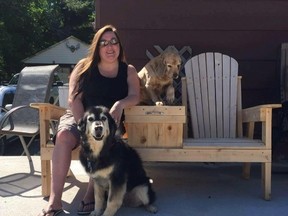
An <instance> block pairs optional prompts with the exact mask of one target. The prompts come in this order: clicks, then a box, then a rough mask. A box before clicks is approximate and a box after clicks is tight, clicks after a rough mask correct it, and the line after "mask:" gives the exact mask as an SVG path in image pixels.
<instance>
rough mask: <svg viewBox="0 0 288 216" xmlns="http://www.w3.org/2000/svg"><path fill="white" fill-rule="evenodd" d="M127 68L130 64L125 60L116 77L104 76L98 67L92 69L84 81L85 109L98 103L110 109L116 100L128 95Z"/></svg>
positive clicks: (120, 65)
mask: <svg viewBox="0 0 288 216" xmlns="http://www.w3.org/2000/svg"><path fill="white" fill-rule="evenodd" d="M127 70H128V65H127V64H126V63H124V62H120V63H119V68H118V74H117V76H116V77H115V78H107V77H104V76H102V75H101V74H100V72H99V69H98V67H96V68H95V69H94V70H92V71H91V74H90V75H89V76H87V77H86V79H84V83H83V99H82V101H83V106H84V109H85V110H86V109H87V108H88V107H89V106H97V105H103V106H106V107H108V108H109V109H110V108H111V107H112V106H113V104H114V103H115V102H116V101H118V100H121V99H123V98H125V97H127V95H128V83H127ZM88 77H89V78H88Z"/></svg>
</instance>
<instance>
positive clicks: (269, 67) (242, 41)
mask: <svg viewBox="0 0 288 216" xmlns="http://www.w3.org/2000/svg"><path fill="white" fill-rule="evenodd" d="M95 5H96V26H97V27H98V28H99V27H102V26H103V25H105V24H113V25H115V26H116V27H117V29H118V31H119V33H120V36H121V39H122V41H123V44H124V47H125V51H126V55H127V59H128V61H129V63H131V64H133V65H134V66H135V67H136V68H137V69H138V70H140V69H141V68H142V67H143V66H144V65H145V63H146V62H147V61H148V58H147V57H146V54H145V51H146V49H149V50H152V49H153V45H160V46H161V47H163V48H164V47H166V46H168V45H175V46H176V47H177V48H181V47H183V46H190V47H191V48H192V52H193V55H196V54H199V53H202V52H207V51H217V52H222V53H225V54H227V55H230V56H232V57H234V58H235V59H236V60H237V61H238V62H239V68H240V70H239V73H240V75H242V76H243V79H242V88H243V104H244V106H245V107H247V106H250V105H256V104H263V103H279V102H280V89H279V88H280V72H279V63H280V62H279V58H280V45H281V43H282V42H287V41H288V10H287V8H288V1H286V0H201V1H199V0H121V1H115V0H102V1H101V0H96V4H95Z"/></svg>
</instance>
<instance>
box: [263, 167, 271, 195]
mask: <svg viewBox="0 0 288 216" xmlns="http://www.w3.org/2000/svg"><path fill="white" fill-rule="evenodd" d="M271 171H272V164H271V162H270V163H262V187H263V193H264V199H265V200H271Z"/></svg>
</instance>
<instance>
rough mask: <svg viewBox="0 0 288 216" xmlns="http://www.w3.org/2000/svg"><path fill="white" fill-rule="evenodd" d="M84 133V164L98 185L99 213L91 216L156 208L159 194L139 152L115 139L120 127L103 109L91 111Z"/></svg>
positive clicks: (85, 118)
mask: <svg viewBox="0 0 288 216" xmlns="http://www.w3.org/2000/svg"><path fill="white" fill-rule="evenodd" d="M78 129H79V131H80V133H81V138H82V142H81V150H80V161H81V164H82V165H83V166H84V168H85V170H86V172H87V174H88V175H89V176H90V177H91V178H92V179H93V181H94V196H95V209H94V211H93V212H91V214H90V216H91V215H92V216H100V215H101V216H112V215H114V214H115V213H116V212H117V210H118V209H119V208H120V207H121V205H122V204H125V205H127V206H131V207H138V206H144V207H145V208H146V210H147V211H149V212H151V213H156V212H157V208H156V207H155V206H153V205H152V203H153V202H154V201H155V199H156V196H155V192H154V191H153V189H152V185H151V182H150V179H149V178H148V177H147V176H146V172H145V170H144V168H143V165H142V161H141V159H140V156H139V155H138V154H137V152H136V151H135V150H134V149H133V148H131V147H130V146H129V145H127V144H126V143H125V142H124V141H123V140H121V138H120V137H119V138H118V137H117V136H115V133H116V130H117V126H116V123H115V121H114V119H113V118H112V117H111V115H110V114H109V110H108V109H107V108H106V107H103V106H96V107H90V108H89V109H88V110H87V111H86V112H85V114H84V116H83V118H82V119H80V121H79V123H78Z"/></svg>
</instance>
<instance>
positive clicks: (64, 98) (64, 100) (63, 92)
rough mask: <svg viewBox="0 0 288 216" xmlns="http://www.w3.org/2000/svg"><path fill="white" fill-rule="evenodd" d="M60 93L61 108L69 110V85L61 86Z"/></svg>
mask: <svg viewBox="0 0 288 216" xmlns="http://www.w3.org/2000/svg"><path fill="white" fill-rule="evenodd" d="M58 91H59V106H60V107H64V108H67V109H68V108H69V106H68V91H69V86H68V84H65V85H63V86H59V87H58Z"/></svg>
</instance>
